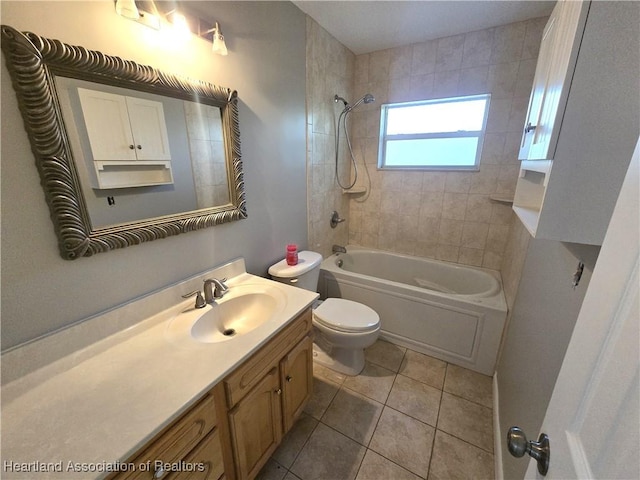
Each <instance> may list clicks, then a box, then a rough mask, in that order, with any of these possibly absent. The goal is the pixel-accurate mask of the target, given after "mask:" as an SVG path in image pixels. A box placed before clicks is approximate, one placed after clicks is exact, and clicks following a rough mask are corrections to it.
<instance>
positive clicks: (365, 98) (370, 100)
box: [347, 93, 376, 111]
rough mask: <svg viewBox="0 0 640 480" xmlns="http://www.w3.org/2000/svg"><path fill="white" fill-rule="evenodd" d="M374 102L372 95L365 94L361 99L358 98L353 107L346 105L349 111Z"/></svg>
mask: <svg viewBox="0 0 640 480" xmlns="http://www.w3.org/2000/svg"><path fill="white" fill-rule="evenodd" d="M375 101H376V99H375V97H374V96H373V95H371V94H370V93H367V94H366V95H364V96H363V97H362V98H360V99H359V100H358V101H357V102H356V103H354V104H353V105H348V106H347V108H348V109H349V111H351V110H353V109H354V108H356V107H357V106H358V105H360V104H361V103H373V102H375Z"/></svg>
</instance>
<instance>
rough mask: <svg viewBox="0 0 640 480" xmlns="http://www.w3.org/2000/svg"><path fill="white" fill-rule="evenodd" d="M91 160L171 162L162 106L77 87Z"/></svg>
mask: <svg viewBox="0 0 640 480" xmlns="http://www.w3.org/2000/svg"><path fill="white" fill-rule="evenodd" d="M78 96H79V97H80V104H81V106H82V115H83V117H84V123H85V126H86V129H87V136H88V137H89V144H90V146H91V154H92V155H93V161H96V162H98V161H159V160H162V161H168V160H171V152H170V150H169V135H168V133H167V125H166V121H165V117H164V109H163V107H162V103H160V102H155V101H152V100H146V99H142V98H135V97H127V96H124V95H116V94H113V93H107V92H100V91H96V90H88V89H85V88H78Z"/></svg>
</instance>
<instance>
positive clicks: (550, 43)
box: [519, 1, 588, 160]
mask: <svg viewBox="0 0 640 480" xmlns="http://www.w3.org/2000/svg"><path fill="white" fill-rule="evenodd" d="M587 7H588V2H582V1H569V2H567V1H564V2H558V3H557V4H556V7H555V8H554V9H553V12H552V13H551V16H550V17H549V20H548V22H547V24H546V26H545V29H544V32H543V35H542V42H541V44H540V50H539V54H538V63H537V65H536V73H535V76H534V79H533V88H532V90H531V97H530V99H529V110H528V112H527V119H526V121H525V128H524V133H523V135H522V143H521V146H520V154H519V159H520V160H551V159H553V155H554V150H555V144H556V142H557V140H558V133H559V130H560V124H561V121H562V113H563V110H564V109H563V108H562V104H563V103H565V102H566V98H567V95H568V90H569V84H570V82H571V77H572V75H573V66H574V64H575V60H576V57H577V55H578V49H579V46H580V36H579V32H581V31H582V29H583V28H584V21H585V17H586V11H587V9H588V8H587Z"/></svg>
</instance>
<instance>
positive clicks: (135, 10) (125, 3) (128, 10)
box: [116, 0, 160, 30]
mask: <svg viewBox="0 0 640 480" xmlns="http://www.w3.org/2000/svg"><path fill="white" fill-rule="evenodd" d="M141 4H142V5H143V7H142V8H140V7H138V5H141ZM147 5H148V7H149V8H148V9H147V8H145V7H146V6H147ZM116 13H117V14H118V15H120V16H121V17H124V18H128V19H129V20H135V21H136V22H138V23H141V24H143V25H145V26H147V27H151V28H153V29H155V30H160V16H159V15H158V11H157V9H156V8H155V5H154V2H152V1H150V2H148V1H138V2H137V4H136V1H135V0H116Z"/></svg>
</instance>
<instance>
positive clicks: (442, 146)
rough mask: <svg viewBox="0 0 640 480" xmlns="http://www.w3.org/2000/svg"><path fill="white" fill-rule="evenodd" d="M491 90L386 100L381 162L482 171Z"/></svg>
mask: <svg viewBox="0 0 640 480" xmlns="http://www.w3.org/2000/svg"><path fill="white" fill-rule="evenodd" d="M489 99H490V95H472V96H466V97H455V98H439V99H437V100H425V101H419V102H406V103H390V104H386V105H382V107H381V119H380V146H379V149H378V167H379V168H381V169H418V170H429V169H431V170H478V168H479V165H480V154H481V152H482V143H483V140H484V133H485V129H486V126H487V116H488V113H489Z"/></svg>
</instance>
